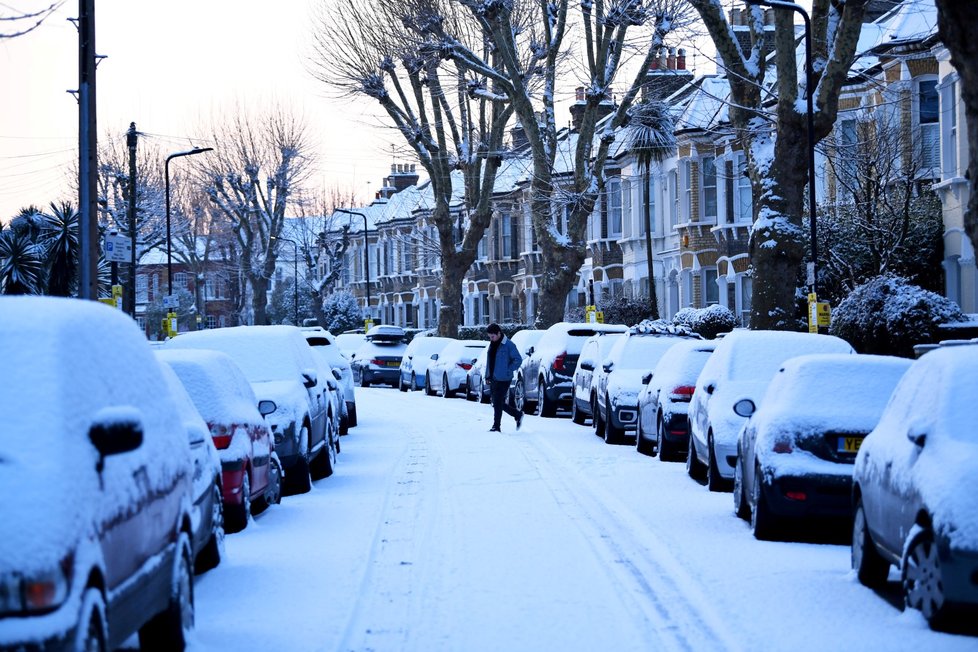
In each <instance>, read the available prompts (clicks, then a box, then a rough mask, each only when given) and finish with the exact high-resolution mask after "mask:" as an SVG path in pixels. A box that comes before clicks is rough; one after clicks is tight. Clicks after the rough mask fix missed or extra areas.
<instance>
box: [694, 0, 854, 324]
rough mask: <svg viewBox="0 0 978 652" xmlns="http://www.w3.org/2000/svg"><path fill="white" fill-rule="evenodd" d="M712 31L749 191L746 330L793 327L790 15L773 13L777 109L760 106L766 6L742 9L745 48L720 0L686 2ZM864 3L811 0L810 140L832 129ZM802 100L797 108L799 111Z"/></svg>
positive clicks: (795, 148)
mask: <svg viewBox="0 0 978 652" xmlns="http://www.w3.org/2000/svg"><path fill="white" fill-rule="evenodd" d="M689 1H690V3H691V4H692V5H693V6H694V7H696V9H697V11H699V13H700V16H702V18H703V22H704V24H705V25H706V28H707V30H709V33H710V36H711V38H712V39H713V43H714V44H715V45H716V49H717V53H718V55H719V56H720V59H721V60H722V62H723V65H724V67H725V68H726V72H727V78H728V79H729V81H730V99H731V105H730V121H731V123H732V124H733V126H734V128H735V129H737V130H738V131H739V132H740V134H741V139H742V142H743V145H744V151H745V152H746V154H747V171H748V174H749V176H750V179H751V186H752V190H753V194H754V198H755V202H754V206H755V211H756V214H755V216H754V218H755V220H754V227H753V229H752V232H751V238H750V256H751V265H752V266H753V272H754V276H753V296H752V298H751V321H750V323H751V328H773V329H779V330H793V329H796V328H797V325H798V318H799V317H800V315H798V314H797V302H796V290H797V288H798V286H799V281H800V280H801V269H802V261H803V260H804V259H805V254H806V251H805V233H806V229H805V228H804V227H803V221H802V218H803V214H804V210H805V196H806V195H805V188H806V185H807V183H808V155H807V151H808V150H807V143H808V136H807V115H806V113H807V112H806V110H805V109H804V107H805V103H804V101H803V100H804V98H805V97H806V95H805V94H806V93H807V88H808V86H807V83H806V82H805V80H804V79H802V80H799V76H798V70H797V67H798V63H797V59H798V57H797V52H798V45H799V43H798V39H797V37H796V34H795V28H794V24H793V20H794V14H793V13H791V12H790V11H788V10H784V9H778V10H775V31H774V60H775V63H776V66H777V80H776V81H775V83H774V84H773V85H771V86H770V90H771V92H772V93H773V94H774V97H776V101H777V104H776V107H775V114H774V115H769V114H768V113H767V112H766V111H765V110H764V106H763V105H764V102H765V100H766V96H765V93H764V89H765V75H766V73H767V68H766V59H767V51H766V48H767V43H766V41H765V38H764V27H763V23H764V12H763V9H762V8H760V7H757V6H754V7H751V8H750V9H747V10H745V11H746V12H747V15H748V17H749V25H750V35H751V47H750V50H749V51H747V52H744V50H743V49H742V48H741V46H740V43H739V42H738V41H737V39H736V38H735V36H734V32H733V30H732V28H731V26H730V24H729V23H728V21H727V18H726V16H725V15H724V13H723V6H722V5H721V4H720V3H719V2H717V1H716V0H689ZM865 4H866V0H847V1H846V2H845V3H839V2H835V1H834V0H814V1H813V2H812V13H811V22H812V58H813V64H812V67H813V69H814V78H813V79H812V82H811V83H812V84H813V85H814V123H815V139H816V142H818V141H820V140H821V139H822V138H824V137H825V136H826V135H828V133H829V132H830V131H831V130H832V126H833V124H835V119H836V114H837V112H838V105H839V94H840V92H841V91H842V87H843V84H844V83H845V81H846V75H847V72H848V70H849V68H850V67H851V65H852V62H853V56H854V54H855V51H856V42H857V40H858V38H859V33H860V30H861V29H862V19H863V12H864V8H865ZM799 107H801V108H799Z"/></svg>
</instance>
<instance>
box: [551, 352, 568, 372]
mask: <svg viewBox="0 0 978 652" xmlns="http://www.w3.org/2000/svg"><path fill="white" fill-rule="evenodd" d="M566 361H567V352H566V351H565V352H563V353H561V354H560V355H558V356H557V357H556V358H554V364H553V369H554V371H564V369H565V367H564V362H566Z"/></svg>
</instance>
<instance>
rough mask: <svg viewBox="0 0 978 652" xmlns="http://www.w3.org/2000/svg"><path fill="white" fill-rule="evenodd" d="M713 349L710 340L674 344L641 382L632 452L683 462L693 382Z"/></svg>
mask: <svg viewBox="0 0 978 652" xmlns="http://www.w3.org/2000/svg"><path fill="white" fill-rule="evenodd" d="M714 348H716V342H715V341H713V340H684V341H681V342H676V344H675V345H673V347H672V348H671V349H669V350H668V351H666V352H665V354H664V355H663V356H662V357H661V358H660V359H659V363H658V364H657V365H655V369H653V370H652V373H650V374H647V375H645V376H644V377H643V378H642V380H644V381H645V386H644V387H643V388H642V391H640V392H639V393H638V428H637V430H636V433H635V448H636V450H637V451H638V452H639V453H643V454H645V455H658V456H659V460H661V461H663V462H668V461H671V460H677V461H681V460H683V459H685V458H686V449H687V448H688V447H689V415H688V410H689V402H690V400H691V399H692V398H693V389H694V388H695V386H696V378H697V376H699V374H700V371H702V370H703V367H704V366H705V365H706V361H707V360H709V359H710V354H711V353H713V349H714Z"/></svg>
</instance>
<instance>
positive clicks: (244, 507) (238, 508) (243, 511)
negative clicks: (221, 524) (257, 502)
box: [226, 466, 251, 533]
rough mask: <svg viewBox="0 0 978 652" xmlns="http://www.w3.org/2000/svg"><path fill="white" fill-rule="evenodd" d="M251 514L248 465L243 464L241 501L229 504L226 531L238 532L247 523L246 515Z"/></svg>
mask: <svg viewBox="0 0 978 652" xmlns="http://www.w3.org/2000/svg"><path fill="white" fill-rule="evenodd" d="M249 514H251V480H250V479H249V478H248V467H247V466H245V469H244V473H243V474H242V475H241V503H240V504H239V505H231V506H229V508H228V510H227V523H226V527H227V531H228V532H232V533H233V532H240V531H241V530H243V529H245V527H247V525H248V515H249Z"/></svg>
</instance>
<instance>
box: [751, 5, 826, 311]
mask: <svg viewBox="0 0 978 652" xmlns="http://www.w3.org/2000/svg"><path fill="white" fill-rule="evenodd" d="M745 2H746V3H747V4H748V5H761V6H765V7H771V8H773V9H789V10H791V11H795V12H798V13H799V14H801V17H802V19H803V20H804V21H805V95H806V98H805V99H806V101H807V108H808V212H809V228H810V230H811V235H810V237H811V255H812V261H811V262H810V263H809V266H808V286H809V292H810V293H811V294H815V295H817V294H818V277H817V275H816V271H817V269H818V267H817V266H818V239H817V237H816V236H817V231H816V229H815V109H814V97H815V88H814V81H815V73H814V71H813V70H812V21H811V18H809V16H808V13H807V12H806V11H805V10H804V9H803V8H802V7H800V6H798V5H796V4H795V3H793V2H784V1H783V0H745Z"/></svg>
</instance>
